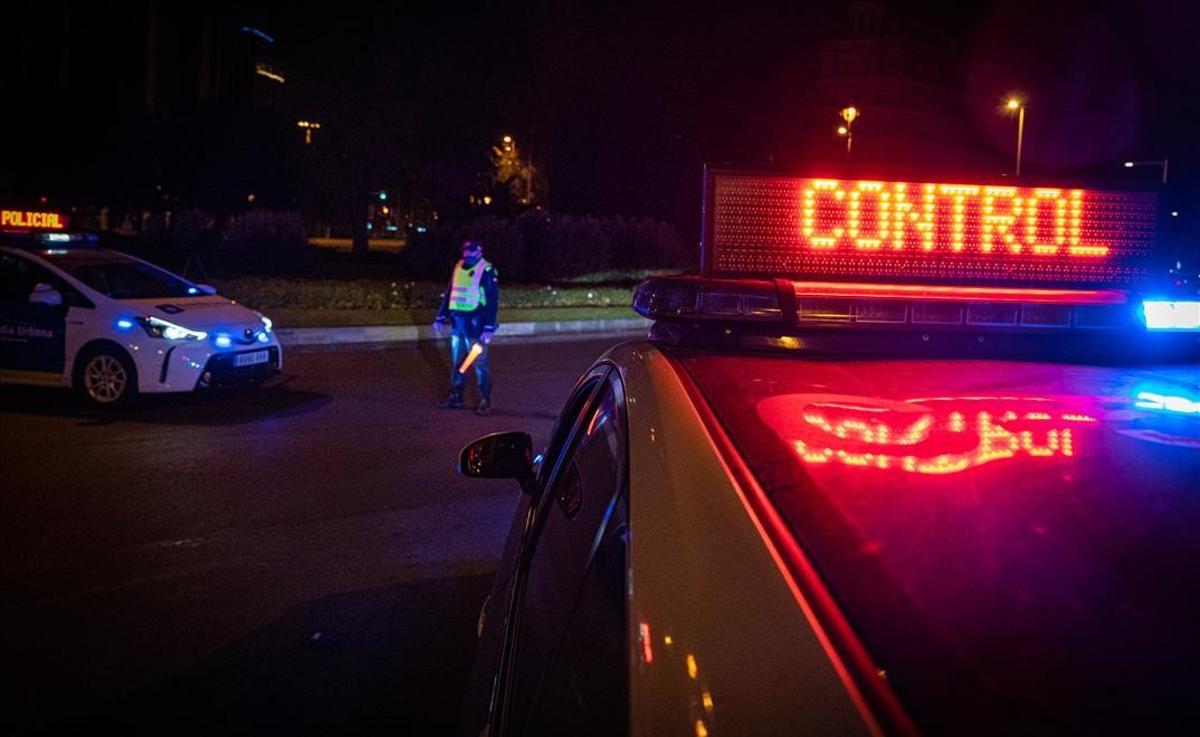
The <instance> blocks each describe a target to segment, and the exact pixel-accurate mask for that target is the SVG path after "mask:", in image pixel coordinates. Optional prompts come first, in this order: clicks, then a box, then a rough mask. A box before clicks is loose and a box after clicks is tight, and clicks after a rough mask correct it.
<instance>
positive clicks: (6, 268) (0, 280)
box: [0, 253, 93, 307]
mask: <svg viewBox="0 0 1200 737" xmlns="http://www.w3.org/2000/svg"><path fill="white" fill-rule="evenodd" d="M37 284H49V285H50V286H52V287H54V288H55V289H57V290H58V291H59V293H60V294H62V298H63V304H67V305H70V306H72V307H92V306H93V305H92V303H91V301H90V300H88V299H87V298H86V297H84V296H83V295H82V294H80V293H79V291H78V290H76V289H75V288H74V287H72V286H71V285H70V284H67V282H66V281H65V280H64V279H63V278H62V277H60V276H58V275H57V274H55V273H54V272H52V271H50V270H49V269H47V268H45V267H43V266H42V265H40V264H36V263H34V262H33V261H30V260H29V259H27V258H21V257H20V256H14V255H12V254H9V253H0V300H3V301H6V302H28V301H29V295H30V293H32V292H33V288H34V286H35V285H37Z"/></svg>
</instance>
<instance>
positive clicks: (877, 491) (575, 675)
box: [459, 170, 1200, 737]
mask: <svg viewBox="0 0 1200 737" xmlns="http://www.w3.org/2000/svg"><path fill="white" fill-rule="evenodd" d="M705 185H706V186H705V193H706V199H705V207H704V213H705V215H706V220H705V223H704V231H703V232H704V238H703V240H702V251H701V253H702V257H703V260H702V269H701V275H700V276H690V277H653V278H650V279H648V280H647V281H645V282H644V283H643V284H642V285H640V286H639V287H638V289H637V292H636V293H635V296H634V309H635V310H636V311H637V312H638V313H639V314H641V315H643V316H644V317H648V318H652V319H654V320H655V325H654V328H653V329H652V330H651V333H650V335H649V336H648V339H647V340H643V341H637V342H633V343H627V344H623V345H620V346H617V347H615V348H613V349H612V350H610V351H609V352H608V353H607V354H605V355H604V356H603V357H601V358H600V359H599V360H598V361H597V362H596V364H595V365H594V366H593V367H592V368H591V369H589V370H588V371H587V373H585V374H584V375H583V377H582V378H581V379H580V380H579V383H578V384H577V386H576V388H575V390H574V392H573V393H572V395H571V396H570V398H569V399H568V401H567V403H566V406H565V408H564V410H563V412H562V414H561V416H560V419H559V422H558V426H557V428H556V429H555V430H554V432H553V434H552V435H551V440H550V443H549V445H548V447H547V449H546V451H545V452H544V454H543V455H542V457H541V461H540V463H536V462H535V456H534V453H533V445H532V440H531V438H530V436H529V435H528V434H526V433H523V432H510V433H497V434H494V435H489V436H487V437H484V438H481V439H479V440H477V441H475V442H474V443H472V444H470V445H468V446H467V447H466V448H465V449H464V450H463V452H462V454H461V457H460V460H459V471H460V473H462V474H463V475H466V476H472V477H488V478H514V479H516V480H518V481H519V482H520V486H521V489H522V491H523V492H524V493H522V494H520V495H519V496H518V501H517V508H516V513H515V515H514V517H513V522H512V525H511V527H510V532H509V536H508V538H507V542H506V544H505V548H504V552H503V558H502V561H501V564H500V567H499V572H498V575H497V577H496V580H495V583H494V585H493V588H492V590H491V593H490V595H489V597H488V599H487V601H486V603H485V604H484V606H483V608H482V610H481V613H480V617H479V623H478V633H479V644H478V649H477V653H476V661H475V665H474V668H473V670H472V673H471V676H470V678H469V680H468V690H467V694H466V698H465V700H464V708H463V714H462V720H461V723H460V731H459V733H460V734H461V735H464V737H465V736H470V737H476V736H477V735H489V737H505V736H507V735H521V737H530V736H532V735H637V736H639V737H643V736H644V737H650V736H652V735H695V737H708V736H709V735H852V734H853V735H884V734H899V735H913V734H930V735H935V734H949V735H961V734H970V735H981V734H983V735H993V734H994V735H1040V734H1053V735H1059V734H1070V735H1101V734H1154V735H1166V734H1180V735H1185V734H1195V733H1196V731H1197V726H1196V717H1195V707H1194V703H1195V702H1194V701H1193V700H1192V699H1194V698H1195V694H1196V692H1197V690H1200V675H1198V673H1197V670H1196V667H1195V663H1196V662H1197V660H1198V659H1200V637H1198V636H1197V632H1198V631H1200V630H1198V629H1197V627H1196V622H1197V620H1198V619H1200V599H1198V598H1197V597H1196V596H1195V594H1194V592H1195V591H1196V590H1197V588H1198V587H1200V567H1197V566H1196V559H1197V555H1198V554H1200V494H1197V491H1198V490H1200V299H1197V295H1195V294H1194V293H1188V292H1187V291H1186V290H1185V289H1172V288H1171V285H1169V284H1167V285H1164V284H1162V283H1161V282H1156V279H1155V275H1156V274H1157V273H1158V271H1156V269H1155V268H1154V266H1153V263H1154V260H1155V257H1156V255H1157V253H1156V252H1157V251H1158V250H1159V249H1158V247H1157V246H1158V243H1157V241H1156V238H1155V235H1154V233H1155V227H1154V226H1155V222H1154V221H1155V217H1156V207H1155V202H1154V197H1153V194H1149V195H1147V194H1144V193H1135V192H1124V191H1120V192H1114V191H1102V190H1083V189H1078V190H1059V189H1054V188H1043V187H1013V186H1000V185H997V186H987V185H974V184H966V185H964V184H957V183H954V184H941V183H925V182H876V181H856V180H829V179H810V178H802V177H787V176H784V175H764V174H759V173H740V172H731V173H725V172H715V171H712V170H710V173H709V175H708V177H707V178H706V183H705ZM1002 200H1007V201H1006V202H1002ZM1018 200H1020V204H1019V207H1020V208H1021V209H1020V212H1021V215H1022V217H1021V218H1020V220H1018V219H1017V217H1016V215H1015V214H1014V212H1015V211H1016V209H1017V207H1018V204H1017V201H1018ZM997 244H1003V247H1001V246H999V245H997ZM1172 261H1174V260H1173V259H1172ZM1177 268H1178V267H1177ZM1163 271H1164V272H1165V271H1166V270H1163ZM1191 273H1193V274H1194V273H1195V272H1194V271H1192V272H1191Z"/></svg>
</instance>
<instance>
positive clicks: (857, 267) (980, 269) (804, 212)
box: [701, 169, 1158, 287]
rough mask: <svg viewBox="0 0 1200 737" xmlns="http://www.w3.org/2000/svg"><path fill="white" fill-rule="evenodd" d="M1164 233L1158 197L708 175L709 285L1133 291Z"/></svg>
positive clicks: (705, 251) (705, 265) (704, 250)
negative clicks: (787, 282) (736, 280)
mask: <svg viewBox="0 0 1200 737" xmlns="http://www.w3.org/2000/svg"><path fill="white" fill-rule="evenodd" d="M1157 225H1158V198H1157V195H1155V194H1154V193H1151V192H1123V191H1105V190H1096V189H1082V188H1065V187H1025V186H1013V185H1011V184H962V183H949V182H907V181H880V180H860V179H819V178H808V177H797V176H782V175H774V174H754V173H747V172H737V171H726V170H717V169H706V170H705V191H704V230H703V234H702V239H701V260H702V273H703V274H704V275H705V276H709V277H722V276H724V277H729V276H741V277H745V276H758V277H762V276H768V277H771V278H776V277H781V276H787V277H793V278H801V279H816V280H824V281H858V280H870V281H883V282H900V283H903V282H909V283H912V282H920V283H925V284H929V283H943V284H946V283H953V284H997V285H1000V284H1003V285H1012V286H1050V285H1054V286H1064V287H1098V286H1108V287H1117V286H1128V285H1131V284H1136V283H1137V282H1139V281H1141V280H1143V279H1145V278H1146V277H1147V275H1148V274H1149V264H1148V261H1149V259H1150V257H1151V255H1152V253H1153V249H1154V243H1155V231H1156V228H1157Z"/></svg>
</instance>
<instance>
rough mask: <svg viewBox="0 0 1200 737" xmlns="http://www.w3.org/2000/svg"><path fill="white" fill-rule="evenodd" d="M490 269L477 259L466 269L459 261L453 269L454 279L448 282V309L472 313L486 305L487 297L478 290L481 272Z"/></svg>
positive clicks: (488, 264)
mask: <svg viewBox="0 0 1200 737" xmlns="http://www.w3.org/2000/svg"><path fill="white" fill-rule="evenodd" d="M490 268H492V265H491V264H490V263H488V262H487V260H486V259H482V258H481V259H479V262H478V263H476V264H475V265H474V266H472V267H470V268H467V267H465V266H463V262H462V261H461V260H460V261H459V262H458V265H456V266H455V267H454V278H453V279H451V280H450V304H449V308H450V309H451V310H452V311H454V312H474V311H475V310H477V309H479V307H480V306H482V305H486V304H487V295H486V294H484V293H483V290H482V289H480V288H479V283H480V282H481V281H483V272H484V271H487V270H488V269H490Z"/></svg>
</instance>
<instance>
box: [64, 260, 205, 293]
mask: <svg viewBox="0 0 1200 737" xmlns="http://www.w3.org/2000/svg"><path fill="white" fill-rule="evenodd" d="M45 258H47V259H48V260H49V261H50V262H51V263H53V264H54V265H55V266H57V267H59V268H60V269H62V270H63V271H65V272H67V273H68V274H70V275H71V276H73V277H75V278H76V279H78V280H79V281H81V282H83V283H84V284H86V285H88V286H89V287H91V288H92V289H95V290H96V291H97V292H100V293H101V294H103V295H105V296H106V297H110V298H112V299H164V298H168V297H191V296H195V295H197V294H198V293H199V290H198V289H197V288H196V285H194V284H192V283H191V282H189V281H186V280H184V279H181V278H179V277H177V276H175V275H174V274H171V273H169V272H166V271H163V270H162V269H158V268H155V267H153V266H150V265H149V264H144V263H142V262H141V261H136V260H134V259H131V258H126V257H124V256H120V255H116V254H106V253H97V252H95V251H91V252H76V251H67V252H66V253H61V254H47V255H46V256H45Z"/></svg>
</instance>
